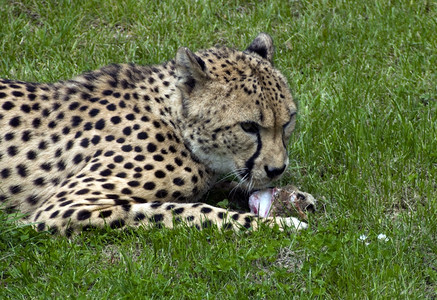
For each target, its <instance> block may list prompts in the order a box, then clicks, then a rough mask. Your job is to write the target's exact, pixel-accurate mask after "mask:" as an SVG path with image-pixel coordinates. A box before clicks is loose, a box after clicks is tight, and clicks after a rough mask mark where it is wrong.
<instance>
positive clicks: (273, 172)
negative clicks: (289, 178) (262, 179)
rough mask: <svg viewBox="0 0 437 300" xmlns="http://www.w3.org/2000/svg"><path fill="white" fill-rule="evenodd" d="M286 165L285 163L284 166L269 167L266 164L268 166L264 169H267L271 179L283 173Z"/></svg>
mask: <svg viewBox="0 0 437 300" xmlns="http://www.w3.org/2000/svg"><path fill="white" fill-rule="evenodd" d="M285 167H286V166H285V165H283V166H282V168H272V167H269V166H267V165H266V166H264V170H265V171H266V173H267V176H268V177H269V178H270V179H273V178H275V177H277V176H279V175H281V174H282V173H284V171H285Z"/></svg>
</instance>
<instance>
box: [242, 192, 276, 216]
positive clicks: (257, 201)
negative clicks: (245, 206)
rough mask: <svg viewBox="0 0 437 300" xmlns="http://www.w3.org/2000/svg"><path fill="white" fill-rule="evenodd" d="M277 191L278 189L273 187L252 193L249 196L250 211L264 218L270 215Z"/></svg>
mask: <svg viewBox="0 0 437 300" xmlns="http://www.w3.org/2000/svg"><path fill="white" fill-rule="evenodd" d="M277 192H278V190H277V189H276V188H273V189H265V190H260V191H256V192H254V193H252V195H250V197H249V208H250V212H252V213H254V214H255V215H258V216H260V217H263V218H266V217H268V216H269V213H270V208H271V207H272V203H273V199H274V196H275V195H276V193H277Z"/></svg>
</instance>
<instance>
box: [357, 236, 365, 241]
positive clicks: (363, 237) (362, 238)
mask: <svg viewBox="0 0 437 300" xmlns="http://www.w3.org/2000/svg"><path fill="white" fill-rule="evenodd" d="M358 240H360V241H365V240H367V235H365V234H362V235H360V237H359V238H358Z"/></svg>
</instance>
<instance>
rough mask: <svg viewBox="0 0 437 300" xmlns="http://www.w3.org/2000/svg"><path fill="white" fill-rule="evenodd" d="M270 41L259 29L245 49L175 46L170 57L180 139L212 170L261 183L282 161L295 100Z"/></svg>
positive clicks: (252, 185) (282, 165) (250, 184)
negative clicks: (176, 91) (173, 66)
mask: <svg viewBox="0 0 437 300" xmlns="http://www.w3.org/2000/svg"><path fill="white" fill-rule="evenodd" d="M272 58H273V41H272V39H271V37H270V36H269V35H267V34H265V33H261V34H259V35H258V36H257V37H256V38H255V40H254V41H253V42H252V43H251V44H250V46H249V47H248V48H247V49H246V50H245V51H237V50H233V49H229V48H211V49H207V50H202V51H199V52H197V53H195V54H194V53H193V52H191V51H190V50H189V49H187V48H180V49H179V50H178V52H177V56H176V70H177V75H178V84H177V87H178V88H179V90H180V92H181V96H182V102H181V104H182V105H181V108H180V111H179V115H180V116H179V118H180V122H181V123H182V129H183V135H184V139H185V141H186V142H187V144H188V145H189V147H190V148H191V150H192V151H193V152H194V154H195V155H196V156H197V157H198V158H199V159H200V160H201V161H202V162H204V163H206V164H207V165H208V166H209V167H210V168H211V169H212V170H213V171H214V172H216V173H218V174H223V175H225V174H229V173H233V174H235V175H237V176H238V178H239V179H240V181H242V182H244V183H245V185H246V187H247V188H249V189H252V188H263V187H265V186H267V185H269V184H270V183H271V182H272V181H273V180H276V179H278V178H279V177H280V176H281V175H282V174H283V173H284V171H285V169H286V168H287V166H288V161H289V159H288V154H287V148H286V146H287V144H288V140H289V138H290V136H291V133H292V131H293V129H294V126H295V119H296V105H295V103H294V102H293V98H292V95H291V93H290V90H289V88H288V85H287V81H286V79H285V77H284V76H283V75H282V74H281V73H280V72H279V71H278V70H277V69H275V68H274V66H273V64H272Z"/></svg>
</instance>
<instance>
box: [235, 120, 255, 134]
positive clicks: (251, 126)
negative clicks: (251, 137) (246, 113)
mask: <svg viewBox="0 0 437 300" xmlns="http://www.w3.org/2000/svg"><path fill="white" fill-rule="evenodd" d="M240 125H241V128H243V130H244V131H246V132H247V133H251V134H256V133H258V132H259V125H258V124H257V123H255V122H243V123H241V124H240Z"/></svg>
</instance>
